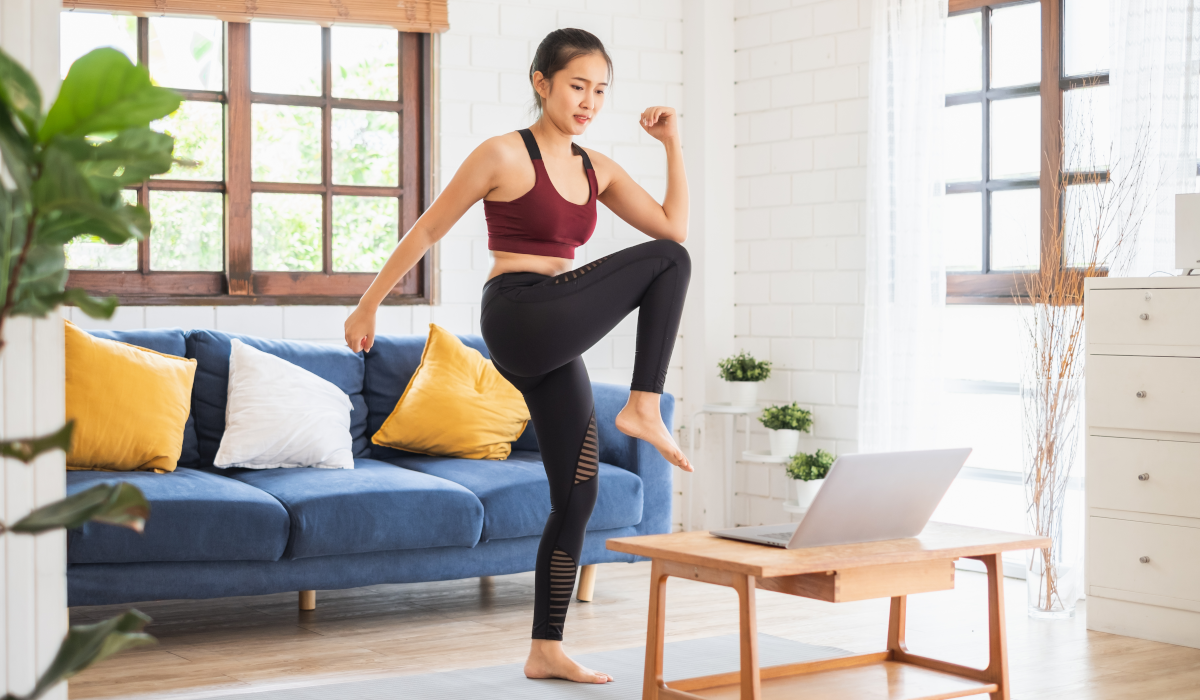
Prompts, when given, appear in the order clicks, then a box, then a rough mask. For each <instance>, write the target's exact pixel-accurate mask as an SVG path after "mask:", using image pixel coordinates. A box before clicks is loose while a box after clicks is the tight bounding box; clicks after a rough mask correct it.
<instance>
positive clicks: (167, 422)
mask: <svg viewBox="0 0 1200 700" xmlns="http://www.w3.org/2000/svg"><path fill="white" fill-rule="evenodd" d="M65 320H66V319H64V321H65ZM65 336H66V338H65V340H66V365H67V418H68V419H74V420H75V432H74V435H73V436H72V439H71V451H70V452H68V453H67V469H95V470H100V471H135V470H142V471H154V472H158V473H160V474H161V473H163V472H169V471H174V470H175V465H176V464H177V463H178V462H179V454H180V453H181V452H182V451H183V426H184V424H185V423H187V418H188V413H190V412H191V410H192V380H193V379H194V378H195V376H196V361H195V360H189V359H187V358H183V357H175V356H174V355H165V354H163V353H160V352H155V351H154V350H148V349H146V348H140V347H137V346H136V345H130V344H128V343H119V342H117V341H115V340H105V339H103V338H97V337H95V336H93V335H91V334H90V333H88V332H86V331H84V330H82V329H80V328H79V327H78V326H76V325H75V324H73V323H71V322H70V321H66V333H65Z"/></svg>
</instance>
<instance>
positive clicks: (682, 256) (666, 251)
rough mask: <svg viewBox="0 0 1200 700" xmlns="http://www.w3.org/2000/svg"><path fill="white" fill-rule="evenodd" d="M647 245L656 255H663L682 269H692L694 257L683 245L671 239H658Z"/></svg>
mask: <svg viewBox="0 0 1200 700" xmlns="http://www.w3.org/2000/svg"><path fill="white" fill-rule="evenodd" d="M645 245H647V246H649V247H650V249H651V250H653V251H654V252H655V254H656V255H662V256H663V257H666V258H669V259H671V260H672V261H674V262H675V263H676V264H677V265H679V266H681V267H686V268H688V269H691V264H692V256H691V255H690V254H689V253H688V251H687V248H685V247H683V244H682V243H680V242H678V241H672V240H671V239H669V238H656V239H654V240H653V241H647V242H646V243H645Z"/></svg>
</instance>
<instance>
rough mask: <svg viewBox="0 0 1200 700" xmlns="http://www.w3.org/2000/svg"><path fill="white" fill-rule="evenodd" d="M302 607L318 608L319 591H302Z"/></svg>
mask: <svg viewBox="0 0 1200 700" xmlns="http://www.w3.org/2000/svg"><path fill="white" fill-rule="evenodd" d="M300 609H301V610H316V609H317V592H316V591H300Z"/></svg>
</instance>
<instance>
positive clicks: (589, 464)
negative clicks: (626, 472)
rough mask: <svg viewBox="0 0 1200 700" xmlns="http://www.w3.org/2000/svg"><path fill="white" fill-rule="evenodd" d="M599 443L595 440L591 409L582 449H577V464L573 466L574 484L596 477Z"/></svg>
mask: <svg viewBox="0 0 1200 700" xmlns="http://www.w3.org/2000/svg"><path fill="white" fill-rule="evenodd" d="M599 463H600V443H599V442H598V441H597V439H596V409H594V408H593V409H592V417H591V418H590V419H589V420H588V429H587V435H585V436H584V438H583V447H581V448H579V462H578V464H576V465H575V483H577V484H578V483H579V482H581V481H587V480H588V479H590V478H592V477H593V476H596V470H597V469H599V468H600V466H599Z"/></svg>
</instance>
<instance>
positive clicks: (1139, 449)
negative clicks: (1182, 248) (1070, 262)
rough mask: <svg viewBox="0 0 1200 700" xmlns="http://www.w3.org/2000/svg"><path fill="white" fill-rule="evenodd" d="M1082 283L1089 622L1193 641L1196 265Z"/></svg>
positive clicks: (1199, 434)
mask: <svg viewBox="0 0 1200 700" xmlns="http://www.w3.org/2000/svg"><path fill="white" fill-rule="evenodd" d="M1085 289H1086V292H1085V293H1086V296H1085V314H1086V315H1085V320H1086V334H1087V347H1086V354H1087V357H1086V416H1087V417H1086V426H1087V433H1086V435H1087V447H1086V450H1087V451H1086V455H1087V458H1086V459H1087V462H1086V471H1087V475H1086V483H1087V492H1086V502H1087V573H1086V582H1087V594H1088V601H1087V626H1088V629H1093V630H1098V631H1101V632H1111V633H1114V634H1123V635H1128V636H1131V637H1140V638H1142V639H1153V640H1155V641H1160V642H1169V643H1172V644H1182V645H1185V646H1191V647H1197V648H1200V277H1190V278H1189V277H1143V278H1119V279H1102V278H1094V279H1089V280H1087V281H1086V284H1085Z"/></svg>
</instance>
